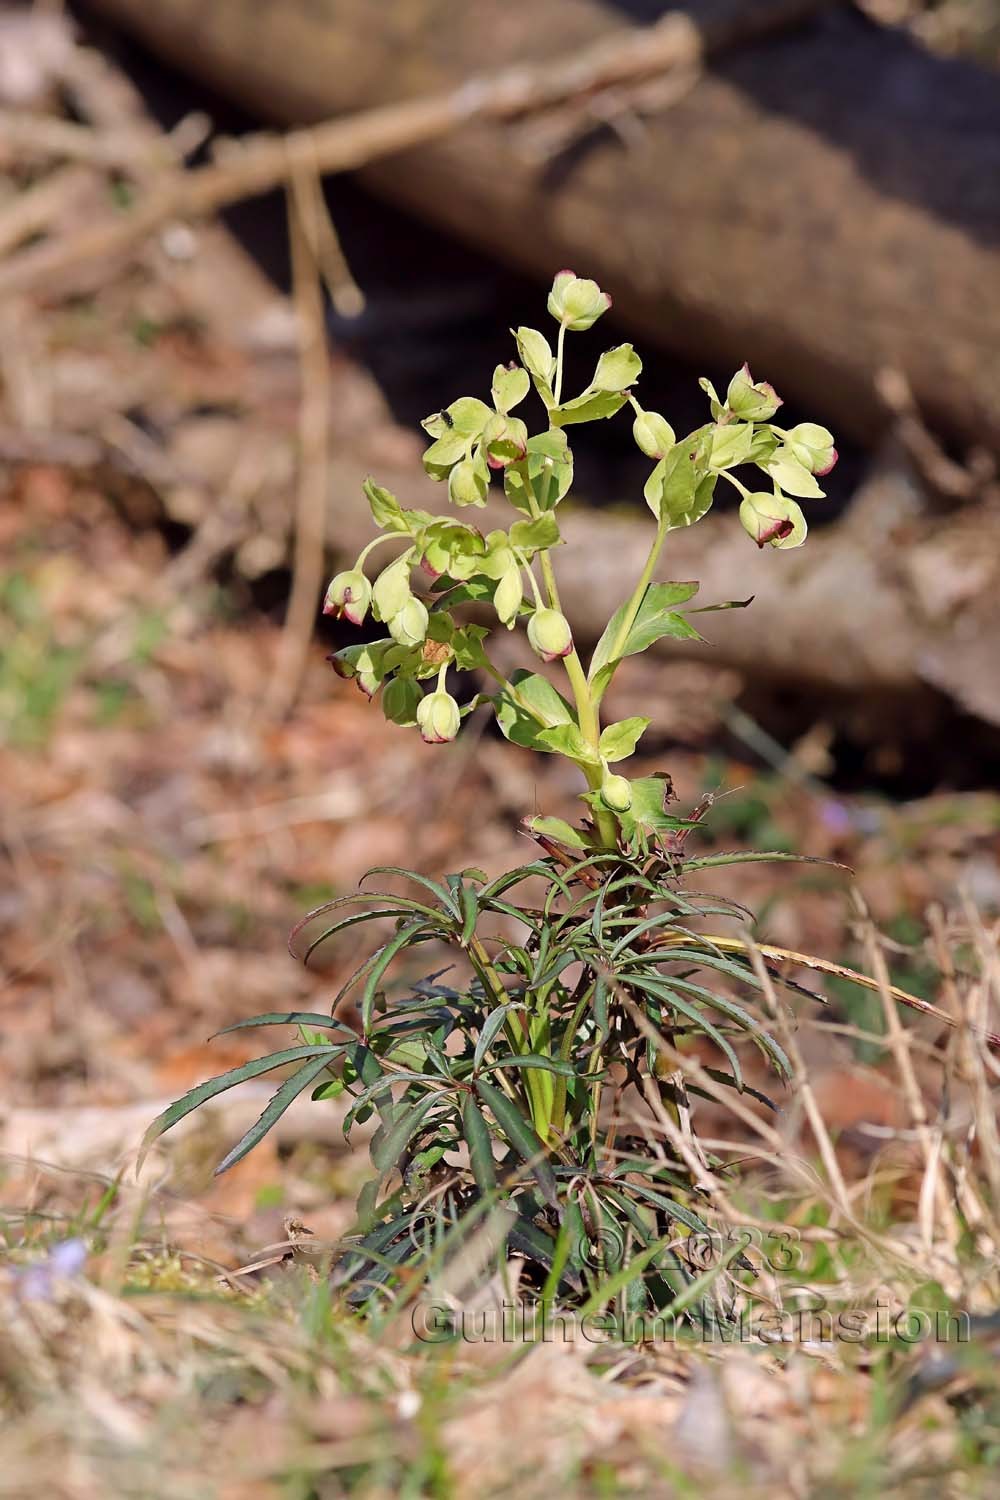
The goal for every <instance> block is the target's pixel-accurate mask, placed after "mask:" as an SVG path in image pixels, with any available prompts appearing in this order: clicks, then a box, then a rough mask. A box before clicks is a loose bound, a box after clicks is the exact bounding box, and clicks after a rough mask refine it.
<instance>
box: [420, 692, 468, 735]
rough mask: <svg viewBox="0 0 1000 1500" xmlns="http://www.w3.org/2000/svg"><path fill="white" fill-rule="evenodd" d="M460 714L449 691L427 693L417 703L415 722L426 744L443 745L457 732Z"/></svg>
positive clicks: (460, 720) (460, 719)
mask: <svg viewBox="0 0 1000 1500" xmlns="http://www.w3.org/2000/svg"><path fill="white" fill-rule="evenodd" d="M461 722H462V716H461V713H460V712H459V707H458V704H457V703H456V702H455V700H454V698H453V697H452V696H451V694H450V693H443V692H436V693H428V694H427V696H426V697H425V698H421V700H420V702H419V703H418V704H417V723H418V725H419V726H420V734H421V737H422V738H423V739H424V740H425V741H426V742H427V744H428V745H443V744H445V743H446V742H447V741H448V740H453V739H454V738H455V736H456V735H457V734H458V727H459V724H460V723H461Z"/></svg>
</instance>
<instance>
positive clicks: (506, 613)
mask: <svg viewBox="0 0 1000 1500" xmlns="http://www.w3.org/2000/svg"><path fill="white" fill-rule="evenodd" d="M523 597H524V585H523V584H522V582H521V569H520V568H519V567H518V566H517V563H515V562H512V563H511V565H510V567H509V568H507V569H506V571H505V572H504V573H503V575H502V576H501V579H500V582H499V583H498V584H497V587H496V593H495V594H494V595H493V607H494V609H495V610H496V612H497V619H498V620H499V621H500V624H501V625H506V626H507V627H508V628H513V625H514V621H515V620H516V619H517V612H518V610H519V609H520V608H521V600H522V598H523Z"/></svg>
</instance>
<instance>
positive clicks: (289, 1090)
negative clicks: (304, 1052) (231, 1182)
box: [214, 1057, 330, 1177]
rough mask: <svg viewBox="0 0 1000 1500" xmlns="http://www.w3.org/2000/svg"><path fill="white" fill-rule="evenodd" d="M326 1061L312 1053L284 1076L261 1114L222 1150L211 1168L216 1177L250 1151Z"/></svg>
mask: <svg viewBox="0 0 1000 1500" xmlns="http://www.w3.org/2000/svg"><path fill="white" fill-rule="evenodd" d="M329 1065H330V1059H329V1058H327V1057H314V1058H312V1059H310V1061H309V1062H307V1063H304V1064H303V1065H302V1067H301V1068H298V1069H297V1070H296V1072H294V1073H293V1074H292V1075H291V1077H290V1078H286V1079H285V1081H284V1083H283V1084H282V1085H281V1087H280V1088H279V1089H278V1091H277V1092H276V1093H275V1094H274V1095H273V1096H272V1098H271V1101H270V1103H269V1104H268V1105H267V1108H266V1109H265V1110H264V1112H263V1113H262V1114H261V1116H260V1118H259V1119H258V1120H256V1121H255V1122H254V1124H253V1125H251V1126H250V1129H249V1130H248V1131H247V1132H246V1133H245V1134H244V1135H243V1136H241V1138H240V1139H239V1140H238V1141H237V1143H236V1145H235V1146H234V1147H233V1148H232V1150H231V1151H227V1152H226V1155H225V1156H224V1157H223V1158H222V1160H221V1161H220V1162H219V1165H218V1166H217V1167H216V1168H215V1174H214V1175H215V1176H216V1177H221V1176H222V1173H223V1172H227V1171H228V1170H229V1168H230V1167H234V1166H235V1165H236V1163H237V1162H238V1161H242V1160H243V1158H244V1156H246V1155H247V1154H248V1153H249V1152H250V1151H252V1150H253V1148H254V1146H256V1145H257V1144H258V1143H259V1142H260V1141H262V1140H263V1139H264V1137H265V1136H266V1135H267V1133H268V1131H269V1130H270V1129H271V1127H272V1126H273V1125H276V1124H277V1122H278V1121H279V1120H280V1119H281V1116H282V1115H283V1114H284V1113H285V1110H286V1109H287V1108H288V1106H289V1105H290V1104H292V1103H293V1102H294V1101H295V1100H296V1099H297V1098H298V1097H299V1095H300V1094H303V1093H305V1091H306V1089H307V1088H309V1086H310V1085H311V1084H312V1082H313V1080H314V1079H315V1078H318V1076H319V1075H320V1073H322V1072H323V1071H324V1070H325V1069H326V1068H327V1067H329Z"/></svg>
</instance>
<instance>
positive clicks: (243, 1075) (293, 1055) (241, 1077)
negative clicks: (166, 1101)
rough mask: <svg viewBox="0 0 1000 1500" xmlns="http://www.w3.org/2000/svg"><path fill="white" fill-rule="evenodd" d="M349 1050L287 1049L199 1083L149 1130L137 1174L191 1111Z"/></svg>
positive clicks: (322, 1047) (320, 1046)
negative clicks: (251, 1082)
mask: <svg viewBox="0 0 1000 1500" xmlns="http://www.w3.org/2000/svg"><path fill="white" fill-rule="evenodd" d="M346 1050H347V1047H346V1045H345V1044H344V1043H329V1044H327V1043H323V1044H317V1045H315V1046H308V1047H307V1046H303V1047H286V1048H284V1050H283V1051H281V1052H270V1053H268V1055H267V1057H257V1058H254V1059H253V1060H252V1061H251V1062H246V1063H241V1064H240V1066H239V1067H238V1068H230V1069H229V1070H228V1072H226V1073H220V1074H219V1075H218V1076H217V1077H215V1078H210V1079H208V1081H207V1082H206V1083H200V1084H199V1085H198V1087H197V1088H193V1089H189V1090H188V1092H187V1093H186V1094H184V1095H183V1097H182V1098H180V1099H175V1100H174V1102H173V1104H171V1105H170V1106H169V1107H168V1108H167V1109H165V1110H163V1112H162V1113H161V1114H158V1115H157V1117H156V1119H155V1120H154V1121H153V1123H152V1124H151V1125H150V1126H149V1127H148V1129H147V1130H146V1133H145V1135H144V1136H143V1138H142V1144H141V1146H140V1148H139V1155H138V1158H137V1160H136V1172H138V1171H139V1170H140V1169H141V1167H142V1164H143V1162H144V1161H145V1159H146V1156H147V1154H148V1152H149V1148H150V1147H151V1146H152V1144H153V1142H154V1141H156V1140H158V1139H159V1137H160V1136H161V1135H163V1134H164V1133H165V1132H166V1131H168V1130H170V1129H172V1128H173V1126H174V1125H176V1124H177V1122H178V1121H179V1120H183V1119H184V1117H185V1115H189V1114H190V1113H191V1112H192V1110H195V1109H198V1107H199V1106H200V1105H202V1104H205V1103H206V1102H207V1101H208V1100H209V1099H214V1098H215V1097H216V1095H217V1094H224V1093H225V1092H226V1090H227V1089H234V1088H236V1087H237V1086H238V1085H239V1084H241V1083H246V1082H247V1081H248V1079H251V1078H259V1077H260V1076H261V1074H262V1073H273V1071H274V1069H275V1068H281V1067H284V1065H285V1064H286V1063H293V1062H304V1061H305V1060H306V1059H307V1058H313V1057H315V1058H319V1057H322V1058H324V1059H325V1061H326V1062H332V1061H333V1059H334V1058H337V1057H340V1055H341V1053H343V1052H345V1051H346ZM317 1071H319V1070H317Z"/></svg>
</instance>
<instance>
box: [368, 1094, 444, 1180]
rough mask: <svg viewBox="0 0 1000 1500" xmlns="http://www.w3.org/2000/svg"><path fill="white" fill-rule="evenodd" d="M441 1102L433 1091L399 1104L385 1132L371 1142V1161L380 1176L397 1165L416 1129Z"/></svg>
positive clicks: (439, 1097) (383, 1175) (439, 1096)
mask: <svg viewBox="0 0 1000 1500" xmlns="http://www.w3.org/2000/svg"><path fill="white" fill-rule="evenodd" d="M441 1102H442V1099H441V1094H440V1093H433V1094H425V1095H424V1097H423V1098H422V1099H417V1100H414V1101H413V1102H412V1103H409V1102H406V1101H404V1102H403V1103H402V1104H401V1105H400V1107H399V1109H398V1111H397V1113H396V1115H395V1117H394V1119H393V1122H392V1124H391V1125H390V1126H389V1128H388V1129H387V1130H386V1132H385V1134H384V1135H383V1136H381V1137H380V1139H379V1141H378V1143H377V1144H376V1143H375V1142H374V1141H373V1142H372V1146H371V1158H372V1163H373V1165H374V1166H375V1168H376V1170H377V1171H378V1173H379V1175H380V1177H383V1178H384V1177H385V1175H386V1173H387V1172H390V1171H391V1170H392V1168H393V1167H394V1166H396V1165H397V1163H398V1162H399V1159H400V1157H401V1156H402V1154H403V1152H404V1151H405V1150H406V1147H407V1145H408V1144H409V1142H410V1141H411V1140H412V1139H413V1136H414V1135H415V1134H416V1132H417V1130H419V1129H420V1127H421V1125H423V1123H424V1121H425V1120H426V1118H427V1116H428V1115H429V1114H430V1112H431V1110H432V1109H433V1108H434V1106H435V1105H437V1104H440V1103H441Z"/></svg>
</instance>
